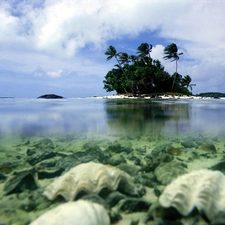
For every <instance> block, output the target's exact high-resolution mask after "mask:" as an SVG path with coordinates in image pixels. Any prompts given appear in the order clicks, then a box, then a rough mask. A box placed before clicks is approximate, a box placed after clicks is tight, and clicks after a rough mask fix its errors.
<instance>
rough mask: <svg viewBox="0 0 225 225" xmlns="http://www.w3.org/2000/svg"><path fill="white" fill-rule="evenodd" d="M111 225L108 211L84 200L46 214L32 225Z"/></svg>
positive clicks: (66, 204) (61, 206)
mask: <svg viewBox="0 0 225 225" xmlns="http://www.w3.org/2000/svg"><path fill="white" fill-rule="evenodd" d="M44 224H47V225H74V224H82V225H109V224H110V220H109V216H108V213H107V211H106V209H105V208H104V207H103V206H102V205H99V204H97V203H92V202H88V201H84V200H79V201H76V202H67V203H65V204H62V205H60V206H57V207H56V208H53V209H51V210H50V211H48V212H46V213H44V214H43V215H41V216H40V217H38V218H37V219H36V220H35V221H33V222H32V223H31V224H30V225H44Z"/></svg>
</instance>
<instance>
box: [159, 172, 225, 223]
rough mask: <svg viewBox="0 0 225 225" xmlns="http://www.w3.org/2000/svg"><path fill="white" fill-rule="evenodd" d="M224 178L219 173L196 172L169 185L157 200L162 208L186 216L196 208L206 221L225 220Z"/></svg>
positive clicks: (183, 176)
mask: <svg viewBox="0 0 225 225" xmlns="http://www.w3.org/2000/svg"><path fill="white" fill-rule="evenodd" d="M224 187H225V176H224V175H223V173H221V172H220V171H210V170H206V169H204V170H197V171H193V172H191V173H188V174H185V175H182V176H180V177H178V178H177V179H176V180H174V181H173V182H172V183H171V184H169V185H168V186H167V187H166V188H165V190H164V192H163V194H162V195H161V196H160V198H159V202H160V205H161V206H162V207H164V208H167V207H171V206H172V207H174V208H176V209H177V211H178V212H179V213H180V214H182V215H183V216H187V215H189V214H190V213H191V211H192V210H193V209H194V208H195V207H196V208H197V209H198V211H199V212H200V213H203V214H204V216H206V217H207V219H208V220H210V221H213V220H214V219H216V218H217V217H218V216H220V217H221V216H222V218H223V219H224V220H225V188H224Z"/></svg>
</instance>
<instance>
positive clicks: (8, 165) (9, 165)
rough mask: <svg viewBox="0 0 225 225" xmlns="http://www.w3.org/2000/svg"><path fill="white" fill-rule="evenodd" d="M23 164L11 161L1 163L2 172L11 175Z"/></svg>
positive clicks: (0, 170)
mask: <svg viewBox="0 0 225 225" xmlns="http://www.w3.org/2000/svg"><path fill="white" fill-rule="evenodd" d="M20 163H21V162H20V161H10V162H1V163H0V172H2V173H4V174H9V173H11V172H12V171H13V170H14V169H15V168H16V167H17V166H18V165H19V164H20Z"/></svg>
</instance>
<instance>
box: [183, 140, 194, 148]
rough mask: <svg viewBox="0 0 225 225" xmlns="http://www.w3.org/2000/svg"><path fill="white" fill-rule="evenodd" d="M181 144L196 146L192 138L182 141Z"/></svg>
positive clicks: (190, 146) (188, 146)
mask: <svg viewBox="0 0 225 225" xmlns="http://www.w3.org/2000/svg"><path fill="white" fill-rule="evenodd" d="M181 145H183V146H184V147H185V148H195V147H196V144H195V143H194V142H193V141H191V140H186V141H181Z"/></svg>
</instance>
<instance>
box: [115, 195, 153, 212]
mask: <svg viewBox="0 0 225 225" xmlns="http://www.w3.org/2000/svg"><path fill="white" fill-rule="evenodd" d="M150 206H151V203H150V202H148V201H145V200H142V199H134V198H126V199H123V200H121V201H120V202H119V204H118V208H119V211H120V212H124V213H132V212H145V211H148V209H149V207H150Z"/></svg>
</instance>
